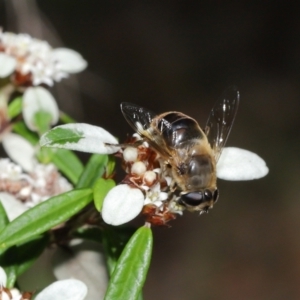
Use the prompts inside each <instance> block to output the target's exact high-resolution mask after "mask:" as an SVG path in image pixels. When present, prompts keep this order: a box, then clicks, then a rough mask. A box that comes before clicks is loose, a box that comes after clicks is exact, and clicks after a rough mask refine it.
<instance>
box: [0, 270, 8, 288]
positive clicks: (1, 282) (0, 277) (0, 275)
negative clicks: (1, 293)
mask: <svg viewBox="0 0 300 300" xmlns="http://www.w3.org/2000/svg"><path fill="white" fill-rule="evenodd" d="M6 281H7V276H6V273H5V271H4V269H3V268H2V267H0V287H3V286H6Z"/></svg>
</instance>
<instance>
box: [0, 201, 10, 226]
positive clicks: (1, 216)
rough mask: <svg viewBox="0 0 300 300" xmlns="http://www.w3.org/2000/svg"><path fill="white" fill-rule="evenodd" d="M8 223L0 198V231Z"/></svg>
mask: <svg viewBox="0 0 300 300" xmlns="http://www.w3.org/2000/svg"><path fill="white" fill-rule="evenodd" d="M8 223H9V220H8V217H7V214H6V211H5V209H4V207H3V205H2V202H1V199H0V232H1V231H2V230H3V229H4V228H5V226H6V225H7V224H8Z"/></svg>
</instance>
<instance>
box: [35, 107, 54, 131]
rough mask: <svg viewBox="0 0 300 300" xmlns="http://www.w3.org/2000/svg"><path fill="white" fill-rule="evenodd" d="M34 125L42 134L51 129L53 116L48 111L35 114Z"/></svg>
mask: <svg viewBox="0 0 300 300" xmlns="http://www.w3.org/2000/svg"><path fill="white" fill-rule="evenodd" d="M33 122H34V125H35V126H36V128H37V131H38V132H39V133H40V134H43V133H44V132H46V131H48V130H49V129H50V128H51V122H52V115H51V114H50V113H49V112H47V111H41V110H40V111H38V112H36V113H35V114H34V121H33Z"/></svg>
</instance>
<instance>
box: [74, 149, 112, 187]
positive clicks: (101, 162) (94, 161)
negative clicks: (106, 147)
mask: <svg viewBox="0 0 300 300" xmlns="http://www.w3.org/2000/svg"><path fill="white" fill-rule="evenodd" d="M107 161H108V156H107V155H105V154H93V155H92V156H91V157H90V159H89V161H88V163H87V164H86V166H85V169H84V171H83V172H82V174H81V176H80V178H79V181H78V183H77V185H76V188H83V187H93V185H94V184H95V182H96V180H97V179H98V178H100V177H101V176H102V175H103V174H104V171H105V167H106V164H107Z"/></svg>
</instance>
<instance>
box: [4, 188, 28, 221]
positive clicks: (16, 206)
mask: <svg viewBox="0 0 300 300" xmlns="http://www.w3.org/2000/svg"><path fill="white" fill-rule="evenodd" d="M0 201H1V203H2V205H3V207H4V209H5V211H6V214H7V217H8V219H9V221H12V220H14V219H16V218H17V217H18V216H20V215H21V214H22V213H23V212H24V211H26V210H27V208H26V207H25V205H24V204H23V203H22V202H21V201H19V200H17V199H16V198H15V197H14V196H12V195H11V194H8V193H3V192H0Z"/></svg>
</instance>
